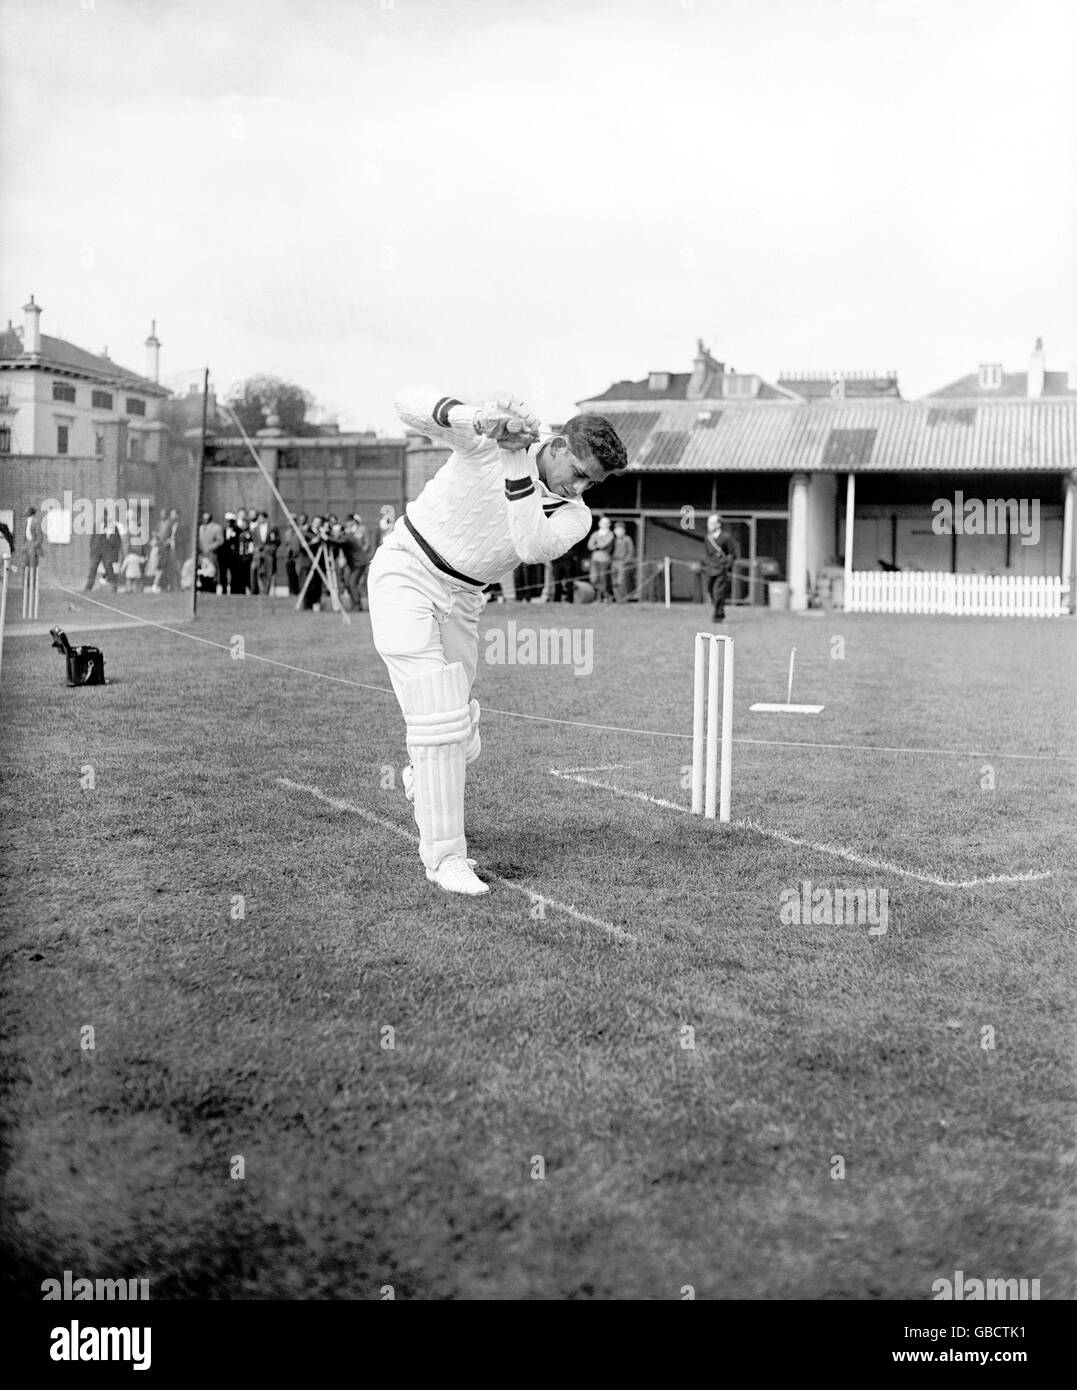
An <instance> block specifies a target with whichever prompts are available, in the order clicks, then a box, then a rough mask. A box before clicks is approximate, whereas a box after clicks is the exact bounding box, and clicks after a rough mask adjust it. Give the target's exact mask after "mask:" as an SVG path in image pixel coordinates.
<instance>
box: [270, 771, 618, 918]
mask: <svg viewBox="0 0 1077 1390" xmlns="http://www.w3.org/2000/svg"><path fill="white" fill-rule="evenodd" d="M277 781H278V782H279V783H280V785H281V786H282V787H289V788H290V789H291V790H292V791H297V792H306V793H307V794H308V795H309V796H313V797H314V798H315V799H316V800H317V801H324V802H325V804H326V805H327V806H332V807H333V808H334V809H335V810H337V811H346V812H347V813H348V814H349V815H352V816H362V818H363V819H364V820H366V821H369V822H370V823H371V825H376V826H377V827H378V829H379V830H388V831H391V832H392V834H394V835H396V836H398V837H399V838H400V839H401V840H406V841H407V842H408V844H409V845H418V843H419V837H418V836H417V835H412V834H411V832H410V831H408V830H405V829H404V827H403V826H402V825H396V824H394V822H393V821H391V820H386V819H385V818H384V817H382V816H376V815H375V814H374V812H373V811H368V810H367V809H366V808H365V807H364V806H356V805H355V803H354V802H351V801H343V800H341V799H340V798H339V797H335V796H329V795H328V793H327V792H323V791H322V790H321V788H320V787H308V786H304V784H303V783H302V782H293V781H292V780H291V779H290V778H288V777H278V778H277ZM483 872H484V873H486V872H489V876H490V877H491V878H494V879H496V880H497V881H498V883H500V884H501V885H502V886H503V887H505V888H511V889H512V890H513V892H515V893H522V894H523V895H524V897H525V898H527V900H528V901H529V902H530V903H531V904H534V903H536V902H541V903H543V904H545V905H546V906H547V907H553V908H556V909H557V911H558V912H566V913H567V914H568V915H569V916H570V917H574V918H575V919H576V921H577V922H586V923H587V924H588V926H591V927H598V928H599V929H600V930H602V931H604V932H605V933H606V934H607V935H608V936H611V937H612V938H613V939H614V941H622V942H631V943H632V944H633V945H635V944H636V943H637V941H638V938H637V937H635V936H633V935H632V933H631V932H626V931H625V930H624V928H623V927H617V926H614V924H613V923H612V922H603V921H602V919H601V918H599V917H591V916H589V915H588V914H587V913H586V912H580V911H579V910H578V909H577V908H575V907H572V906H570V905H569V904H568V903H562V902H558V901H557V899H556V898H548V897H546V895H545V894H543V893H533V892H532V891H531V890H530V889H529V888H525V887H524V886H523V885H522V884H520V883H512V882H510V881H509V880H508V879H507V878H502V877H501V875H500V874H495V873H494V872H493V871H492V870H490V871H488V870H483Z"/></svg>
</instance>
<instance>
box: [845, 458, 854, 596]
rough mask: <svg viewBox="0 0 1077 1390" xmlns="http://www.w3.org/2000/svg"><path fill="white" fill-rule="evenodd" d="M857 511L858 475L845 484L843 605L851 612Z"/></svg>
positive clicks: (852, 474)
mask: <svg viewBox="0 0 1077 1390" xmlns="http://www.w3.org/2000/svg"><path fill="white" fill-rule="evenodd" d="M855 511H856V474H855V473H850V474H849V476H848V479H847V480H846V484H845V588H844V594H843V597H842V603H843V605H844V607H845V610H846V612H848V611H849V609H850V606H851V601H852V595H853V513H854V512H855Z"/></svg>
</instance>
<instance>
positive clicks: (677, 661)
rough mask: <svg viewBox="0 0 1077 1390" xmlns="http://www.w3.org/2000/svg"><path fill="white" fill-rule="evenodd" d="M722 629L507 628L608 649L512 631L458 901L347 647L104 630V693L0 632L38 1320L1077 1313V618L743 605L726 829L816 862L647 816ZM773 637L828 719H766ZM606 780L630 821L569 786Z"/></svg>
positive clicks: (233, 606)
mask: <svg viewBox="0 0 1077 1390" xmlns="http://www.w3.org/2000/svg"><path fill="white" fill-rule="evenodd" d="M127 606H133V607H136V608H137V609H138V611H140V612H144V613H146V614H147V615H150V616H155V615H156V613H157V611H158V610H156V609H154V608H153V607H152V606H151V603H150V601H149V600H148V599H147V600H136V601H133V602H130V603H128V605H127ZM703 616H704V615H703V610H700V609H688V608H677V609H674V610H673V611H672V612H670V613H666V612H664V611H662V610H660V609H659V610H651V609H640V610H636V609H634V608H627V609H622V608H601V609H599V608H594V607H590V608H559V607H558V608H554V607H538V606H531V607H529V606H527V605H505V606H496V607H490V608H488V609H487V612H486V615H485V617H484V632H485V631H488V630H490V629H491V628H494V627H501V628H504V627H505V626H506V624H507V622H508V621H509V620H510V619H512V620H514V621H515V622H516V623H517V624H518V625H519V626H520V627H524V626H527V627H531V628H535V629H538V628H541V627H549V626H553V625H558V626H561V625H571V624H584V625H587V626H588V627H590V628H591V629H592V631H593V643H594V646H593V670H592V672H591V674H589V675H587V676H585V677H584V676H575V675H574V674H573V672H572V670H571V669H566V668H564V667H553V666H546V667H525V666H520V665H516V666H507V665H490V664H487V663H486V662H485V661H484V660H483V659H482V657H483V654H484V653H485V652H486V651H487V650H490V651H494V647H493V646H492V645H488V639H486V638H485V636H484V639H483V642H482V644H481V645H480V672H479V681H478V686H477V689H476V692H475V693H476V694H477V696H478V698H479V699H480V701H482V703H483V704H484V706H486V707H487V712H486V713H485V714H484V719H483V725H482V728H483V736H484V752H483V757H482V760H481V762H480V763H479V765H478V768H477V771H476V776H475V779H474V782H473V783H472V784H471V785H470V786H469V793H468V817H469V843H470V852H471V853H472V854H474V855H475V857H476V858H477V859H478V861H479V867H480V870H487V871H490V872H493V873H496V874H497V875H499V876H500V881H495V883H494V886H493V891H492V892H491V894H490V895H489V897H487V898H485V899H481V900H478V901H472V900H458V899H454V898H450V897H448V896H447V895H445V894H442V893H440V892H439V891H438V890H437V889H435V888H433V887H431V886H430V885H428V884H427V883H426V880H425V878H424V876H423V874H422V871H421V868H420V866H419V863H418V858H417V855H416V853H415V850H414V847H413V846H412V845H411V844H409V843H407V842H406V840H405V839H404V838H403V837H402V835H401V834H400V833H394V831H393V830H392V829H391V828H389V826H396V827H397V830H398V831H400V832H403V833H404V834H408V835H410V834H413V832H414V825H413V823H412V821H411V818H410V814H409V811H408V808H407V806H406V804H405V802H404V800H403V796H402V794H401V792H400V790H399V768H400V763H401V759H402V752H403V750H402V743H403V731H402V721H401V718H400V715H399V712H398V710H397V708H396V705H395V702H394V701H393V699H392V697H391V695H389V694H388V693H382V692H385V691H387V690H388V681H387V678H386V675H385V672H384V668H383V667H382V666H381V663H380V662H379V661H378V659H377V657H376V654H375V653H374V652H373V649H372V646H371V643H370V636H369V626H368V620H367V618H366V617H365V615H362V616H360V615H357V616H356V617H355V619H354V621H353V624H352V626H351V628H345V627H343V626H342V625H341V623H340V621H339V619H336V618H334V617H332V616H331V615H329V614H308V615H297V614H294V613H293V612H291V610H290V608H289V607H288V606H287V605H286V604H284V603H278V604H277V605H276V606H275V608H274V609H273V610H272V611H263V610H259V609H258V608H257V606H256V605H254V604H251V603H245V602H244V601H242V600H238V599H237V600H227V599H223V600H216V601H209V600H207V601H205V602H204V604H203V616H202V618H200V620H199V622H198V623H197V624H196V625H194V626H192V627H185V628H183V632H184V633H186V634H187V635H178V634H173V633H168V632H163V631H160V630H158V629H153V628H143V629H135V630H128V631H122V632H102V633H101V634H100V636H99V637H98V638H96V639H95V638H92V637H87V636H85V635H84V636H82V637H80V639H79V640H82V641H96V642H97V643H98V645H100V646H101V647H103V648H104V650H105V653H106V659H107V668H106V669H107V673H108V675H109V676H110V677H112V678H113V679H114V681H115V683H114V684H113V685H110V686H109V687H107V688H104V689H92V690H78V691H72V690H68V689H67V688H66V687H65V686H64V685H63V683H62V674H63V666H62V662H61V661H60V659H59V657H58V655H57V654H56V653H55V652H52V651H51V650H50V649H49V644H48V639H47V638H30V637H21V638H16V639H10V641H9V645H8V647H7V649H6V651H5V655H4V670H3V684H2V689H0V714H2V718H3V730H4V735H3V742H4V778H3V818H4V825H5V827H6V829H5V849H4V870H5V883H4V893H3V904H4V911H5V917H6V922H7V925H6V931H5V945H4V950H5V963H4V964H5V969H4V978H5V981H6V998H5V1002H4V1008H3V1014H2V1022H3V1066H2V1076H3V1084H4V1109H5V1114H6V1116H7V1119H8V1124H9V1127H8V1132H7V1138H6V1148H5V1153H4V1159H5V1169H6V1175H5V1205H6V1208H7V1211H8V1220H7V1223H6V1225H7V1237H6V1244H5V1258H4V1273H5V1277H6V1280H7V1283H8V1287H9V1291H10V1292H11V1293H13V1294H15V1295H16V1296H20V1295H21V1296H25V1297H29V1298H38V1297H40V1293H39V1285H40V1281H41V1280H42V1279H45V1278H53V1277H60V1276H61V1275H62V1272H63V1271H64V1270H65V1269H70V1270H73V1271H74V1273H75V1275H76V1277H78V1276H82V1275H85V1276H89V1277H106V1276H107V1277H121V1276H123V1277H126V1276H135V1275H140V1276H145V1277H148V1278H149V1279H150V1281H151V1296H152V1297H153V1298H156V1299H163V1298H173V1299H182V1298H190V1297H202V1298H222V1299H223V1298H268V1297H285V1298H288V1297H298V1298H363V1299H376V1298H378V1297H379V1296H381V1290H382V1289H383V1287H384V1286H385V1285H392V1286H393V1288H394V1290H395V1294H396V1296H397V1297H398V1298H483V1299H487V1298H490V1299H496V1298H593V1299H624V1298H646V1299H677V1298H680V1297H682V1290H683V1289H684V1287H685V1286H687V1285H690V1286H692V1288H693V1289H694V1290H695V1294H696V1297H698V1298H745V1297H763V1298H775V1299H777V1298H829V1299H870V1298H875V1299H878V1298H908V1299H926V1298H930V1297H931V1285H932V1282H933V1281H934V1280H935V1279H937V1278H940V1277H945V1278H952V1277H953V1274H954V1271H955V1270H956V1269H962V1270H963V1271H965V1274H966V1277H973V1276H978V1277H1013V1278H1020V1277H1026V1278H1038V1279H1040V1280H1041V1283H1042V1293H1043V1297H1044V1298H1067V1297H1073V1295H1074V1292H1075V1287H1074V1280H1073V1274H1072V1257H1071V1251H1072V1234H1073V1230H1072V1221H1071V1219H1070V1218H1069V1217H1068V1216H1067V1214H1066V1213H1067V1212H1068V1211H1070V1210H1071V1208H1070V1206H1069V1204H1068V1201H1067V1193H1069V1192H1071V1191H1072V1174H1073V1165H1074V1158H1075V1154H1074V1147H1073V1123H1072V1122H1073V1108H1072V1101H1073V1094H1072V1092H1073V1065H1072V1064H1073V1047H1072V1043H1073V1019H1072V1009H1071V1004H1072V1000H1073V997H1074V994H1073V978H1072V976H1073V971H1072V967H1073V929H1074V911H1073V894H1072V889H1073V876H1072V869H1073V861H1072V850H1071V843H1072V825H1073V794H1072V793H1073V783H1074V769H1075V766H1077V764H1075V763H1074V762H1073V761H1061V760H1060V759H1061V757H1062V755H1065V756H1067V757H1069V758H1070V759H1072V757H1073V755H1074V748H1073V746H1072V727H1071V716H1072V708H1071V705H1072V689H1073V677H1074V659H1073V646H1074V644H1073V641H1072V635H1071V625H1070V624H1069V623H1068V622H1043V623H1036V622H1019V621H1005V620H1003V621H990V620H952V619H922V620H921V619H896V618H894V619H888V618H876V617H854V616H846V615H843V614H840V613H838V614H832V615H827V616H826V617H825V618H823V619H819V620H811V619H796V618H793V617H792V616H789V615H780V614H771V613H759V614H753V613H750V612H743V611H738V612H736V613H734V615H733V617H732V620H731V622H730V624H729V630H730V631H732V632H733V634H734V636H735V637H736V639H737V690H736V712H735V719H734V735H735V738H736V740H737V742H736V743H735V745H734V762H733V817H734V820H750V821H751V822H752V823H753V824H761V825H762V826H764V827H767V828H769V829H772V830H777V831H779V832H782V833H784V834H786V835H788V836H790V837H792V838H793V839H795V840H799V841H803V842H805V843H803V844H790V843H787V842H784V841H781V840H775V839H772V838H768V837H766V836H764V835H762V834H760V833H758V832H757V831H755V830H753V829H750V828H747V827H746V826H741V827H736V826H734V827H730V828H720V827H718V826H717V825H715V824H714V823H713V822H704V821H703V820H702V819H700V818H694V817H690V816H688V815H685V814H682V813H679V812H677V811H674V810H670V809H667V808H664V807H662V806H660V805H656V804H654V802H652V801H648V800H645V799H642V798H640V797H633V796H630V795H626V794H625V793H629V792H641V793H643V797H648V796H649V797H653V798H657V799H658V800H660V801H661V800H666V801H670V802H675V803H679V804H685V805H686V804H687V801H688V790H687V782H686V780H685V776H686V771H687V765H688V763H689V762H690V758H691V741H690V733H691V681H692V665H691V662H692V633H693V632H694V631H695V630H696V628H697V627H698V626H703V625H705V624H704V623H703V622H702V619H703ZM192 635H196V636H198V637H199V638H202V639H208V641H209V643H217V644H219V645H217V646H214V645H207V643H206V641H202V642H195V641H192V640H191V636H192ZM235 636H242V638H243V639H244V643H245V645H246V650H247V653H248V659H246V660H244V661H238V660H233V659H232V657H231V655H230V647H232V646H233V638H234V637H235ZM835 637H838V638H841V639H842V642H843V644H844V646H843V654H842V655H838V654H837V653H838V651H839V649H840V647H839V646H836V645H835V644H834V641H833V639H834V638H835ZM794 644H795V645H796V646H797V698H799V699H805V700H806V699H809V698H810V699H812V700H815V701H818V702H821V703H824V704H825V705H826V710H825V712H824V714H823V715H821V716H818V717H814V718H812V717H802V718H794V717H788V718H782V717H779V716H764V715H750V714H749V713H748V712H747V711H748V706H749V705H750V704H751V703H752V702H753V701H755V700H773V699H780V698H783V686H784V673H785V670H786V666H787V662H788V656H789V648H790V646H792V645H794ZM255 655H261V656H265V657H269V658H272V659H273V660H275V661H278V662H282V663H285V664H286V666H287V665H292V666H297V667H302V668H305V669H306V670H309V671H316V672H321V673H324V674H325V675H327V676H335V677H338V678H341V680H340V681H338V682H334V681H329V680H323V679H318V678H317V677H316V676H312V675H308V674H303V673H302V672H300V671H296V670H289V669H285V666H274V665H267V664H264V663H262V662H258V661H256V660H253V659H250V658H251V657H253V656H255ZM348 681H356V682H359V683H360V684H362V685H368V686H373V687H377V688H378V689H373V690H371V689H360V688H357V687H356V686H353V685H349V684H347V683H344V682H348ZM494 709H496V710H499V711H512V712H515V713H517V714H529V715H532V716H540V717H541V718H540V719H536V720H527V719H520V718H514V717H511V716H510V714H507V713H493V712H492V710H494ZM543 719H558V720H565V721H577V723H576V724H573V723H563V724H555V723H546V722H542V720H543ZM585 725H609V726H617V727H619V728H621V729H645V730H653V731H656V732H655V735H654V736H653V737H643V736H641V735H633V734H630V733H624V732H608V731H604V730H602V729H599V728H593V727H583V726H585ZM673 735H684V736H685V737H673ZM800 744H803V745H812V746H789V745H800ZM818 744H831V745H861V746H863V745H870V746H872V747H875V748H880V747H886V748H888V749H892V750H893V749H920V750H930V749H935V750H940V751H938V752H936V753H931V752H923V751H921V752H896V751H890V752H870V751H863V749H862V748H854V747H845V748H837V747H830V748H823V747H818V746H814V745H818ZM782 745H786V746H782ZM1014 754H1020V755H1036V756H1035V757H1027V756H1021V757H1014V756H1008V755H1014ZM581 767H582V768H613V769H614V770H613V771H606V772H597V773H594V774H593V778H594V780H597V781H601V782H609V783H610V784H611V785H612V786H614V787H615V788H616V790H613V791H610V790H604V789H602V788H598V787H593V786H588V785H585V784H583V783H580V782H574V781H570V780H566V779H565V778H564V777H555V776H552V775H551V770H557V769H560V770H564V769H574V768H581ZM584 775H586V774H584ZM281 779H284V781H282V780H281ZM91 781H92V785H90V783H91ZM287 783H291V784H294V785H292V786H289V785H287ZM391 784H392V785H391ZM297 787H305V788H314V789H317V791H319V792H320V793H322V794H324V797H328V798H331V799H332V801H335V802H336V803H346V804H347V805H346V806H344V807H343V808H342V806H341V805H340V804H336V805H334V804H331V802H330V801H326V800H324V799H319V798H318V797H317V796H315V795H314V794H313V792H310V791H302V790H297V789H296V788H297ZM348 807H353V808H355V809H354V810H351V809H348ZM363 812H365V814H362V813H363ZM820 845H829V846H837V847H840V848H843V849H845V850H848V851H850V852H851V853H852V854H853V855H856V856H859V857H860V858H862V859H865V860H872V861H886V862H887V863H888V864H891V865H893V866H894V868H895V869H898V868H905V869H910V870H913V871H919V872H922V873H923V874H926V875H928V876H935V877H939V878H943V879H947V880H953V881H962V882H964V881H967V880H971V879H975V878H979V877H988V876H990V875H1003V874H1018V873H1041V874H1050V875H1051V876H1050V877H1044V878H1040V879H1037V880H1035V881H1030V882H1025V883H1020V884H979V885H977V886H975V887H972V888H957V889H953V888H941V887H938V886H935V885H933V884H931V883H929V882H925V881H923V880H922V879H921V878H916V877H909V876H907V875H902V874H899V873H897V872H891V871H889V870H881V869H879V868H873V867H870V866H869V865H866V864H863V863H861V862H860V859H859V858H857V859H850V858H844V859H842V858H838V857H835V856H834V855H833V854H830V853H827V852H825V851H824V850H822V849H819V848H814V847H813V846H820ZM805 880H808V881H810V883H811V884H812V885H813V888H815V889H834V888H838V887H843V888H856V887H863V888H870V889H876V890H881V889H885V890H887V892H888V903H889V907H888V914H889V920H888V926H887V930H886V932H885V934H881V935H871V934H870V933H869V931H868V930H867V928H866V927H865V926H863V925H861V926H857V925H830V924H827V923H817V924H814V925H813V924H796V923H794V924H788V923H786V924H783V923H782V922H781V921H780V918H779V903H780V899H781V894H782V891H783V889H788V888H792V887H795V886H796V885H798V884H800V883H802V882H803V881H805ZM509 885H514V886H515V887H516V888H517V889H521V890H522V891H513V889H512V888H511V887H510V886H509ZM240 900H241V901H240ZM569 907H573V908H575V909H576V911H577V913H578V914H580V915H578V916H574V915H572V914H571V913H570V912H568V911H566V910H564V909H566V908H569ZM588 919H589V920H588ZM603 923H605V924H608V925H609V926H611V927H614V928H617V929H618V930H620V931H623V932H625V933H627V934H628V935H630V936H631V937H633V938H634V939H635V940H634V942H631V943H629V942H624V941H620V940H618V939H617V938H616V936H611V935H610V934H609V933H608V932H607V931H606V930H604V928H603V926H602V925H601V924H603ZM596 924H597V925H596ZM87 1027H92V1029H93V1030H94V1032H93V1043H94V1046H93V1048H92V1050H91V1049H89V1048H87V1047H84V1046H82V1045H81V1044H82V1043H83V1042H84V1041H86V1039H87V1038H88V1035H87V1034H85V1033H84V1032H83V1030H84V1029H85V1028H87ZM386 1029H392V1030H393V1033H392V1041H393V1043H394V1045H393V1046H392V1047H387V1046H385V1045H384V1044H385V1043H386V1042H388V1041H389V1038H390V1035H389V1034H387V1033H386V1032H385V1031H384V1030H386ZM687 1030H691V1031H687ZM985 1030H993V1031H985ZM689 1043H691V1044H693V1045H692V1046H689V1045H688V1044H689ZM992 1043H993V1046H992V1045H990V1044H992ZM237 1158H242V1160H243V1172H244V1176H243V1177H242V1178H240V1177H235V1176H233V1175H232V1174H233V1173H234V1172H237V1171H238V1166H237V1164H236V1159H237ZM839 1158H840V1159H841V1162H840V1163H839V1162H837V1160H838V1159H839ZM539 1159H541V1164H540V1163H539V1161H538V1160H539ZM842 1170H843V1173H844V1175H843V1176H840V1175H839V1174H840V1173H841V1172H842ZM540 1172H544V1176H537V1174H539V1173H540Z"/></svg>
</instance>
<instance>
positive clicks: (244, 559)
mask: <svg viewBox="0 0 1077 1390" xmlns="http://www.w3.org/2000/svg"><path fill="white" fill-rule="evenodd" d="M233 525H234V527H235V533H236V539H235V546H236V553H235V559H234V560H233V561H232V592H233V593H234V594H249V593H250V592H251V559H252V557H253V554H254V540H253V538H252V536H251V524H250V521H249V520H248V519H247V509H246V508H245V507H240V509H239V512H238V514H237V516H236V519H235V522H234V523H233Z"/></svg>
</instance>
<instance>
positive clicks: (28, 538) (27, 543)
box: [22, 507, 45, 570]
mask: <svg viewBox="0 0 1077 1390" xmlns="http://www.w3.org/2000/svg"><path fill="white" fill-rule="evenodd" d="M44 549H45V531H44V528H43V527H42V525H41V516H40V514H39V512H38V510H37V508H36V507H27V509H26V526H25V528H24V530H23V542H22V567H23V569H27V570H36V569H37V567H38V563H39V562H40V560H41V556H42V554H43V552H44Z"/></svg>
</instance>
